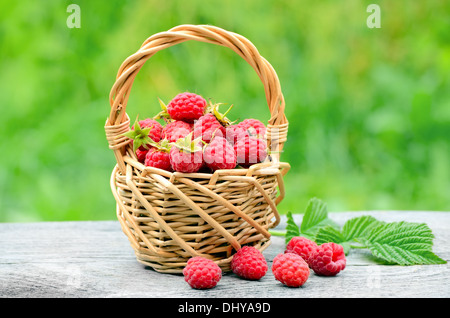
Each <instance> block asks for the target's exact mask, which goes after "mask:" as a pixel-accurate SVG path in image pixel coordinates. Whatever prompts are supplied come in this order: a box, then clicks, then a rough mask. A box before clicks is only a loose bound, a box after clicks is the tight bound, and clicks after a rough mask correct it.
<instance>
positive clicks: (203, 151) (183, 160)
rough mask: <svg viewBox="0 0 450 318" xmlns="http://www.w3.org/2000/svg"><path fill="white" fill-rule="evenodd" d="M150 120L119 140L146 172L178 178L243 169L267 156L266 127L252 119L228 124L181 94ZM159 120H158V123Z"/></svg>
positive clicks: (200, 101) (199, 100)
mask: <svg viewBox="0 0 450 318" xmlns="http://www.w3.org/2000/svg"><path fill="white" fill-rule="evenodd" d="M160 104H161V108H162V111H161V112H160V113H158V114H157V115H156V116H154V117H152V118H146V119H142V120H136V122H135V124H134V125H133V127H132V128H131V130H130V131H129V132H127V133H125V134H124V135H125V136H127V137H129V138H130V139H132V143H133V150H134V152H135V154H136V158H137V160H138V161H140V162H141V163H143V164H145V165H146V166H149V167H154V168H159V169H163V170H166V171H170V172H173V171H177V172H184V173H195V172H214V171H216V170H220V169H234V168H236V167H238V166H241V167H243V168H248V167H249V166H251V165H252V164H255V163H260V162H263V161H264V160H265V159H266V157H267V143H266V141H265V135H266V127H265V125H264V124H263V123H262V122H261V121H259V120H257V119H251V118H249V119H244V120H242V121H241V122H239V123H232V122H230V121H229V120H228V118H227V117H226V115H227V113H228V112H229V111H230V109H231V107H230V108H229V109H228V110H227V112H225V113H224V114H222V113H220V112H219V109H218V108H219V106H220V104H212V103H211V102H209V103H207V102H206V100H205V99H204V98H203V97H202V96H200V95H198V94H194V93H189V92H184V93H180V94H178V95H177V96H175V97H174V98H173V99H172V100H171V101H170V102H169V104H167V105H165V104H164V103H163V102H162V101H161V100H160ZM158 119H159V120H161V119H162V120H163V121H164V123H163V124H161V123H160V122H159V121H158Z"/></svg>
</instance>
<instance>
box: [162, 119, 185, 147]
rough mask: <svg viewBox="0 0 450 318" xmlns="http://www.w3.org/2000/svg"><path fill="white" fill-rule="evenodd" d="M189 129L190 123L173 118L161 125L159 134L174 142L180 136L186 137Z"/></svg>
mask: <svg viewBox="0 0 450 318" xmlns="http://www.w3.org/2000/svg"><path fill="white" fill-rule="evenodd" d="M191 131H192V125H191V124H189V123H187V122H184V121H181V120H175V121H172V122H170V123H168V124H167V125H166V126H164V127H163V129H162V132H161V136H162V138H165V139H167V140H169V141H170V142H175V141H177V140H178V139H180V138H184V137H186V136H187V135H188V134H189V133H190V132H191Z"/></svg>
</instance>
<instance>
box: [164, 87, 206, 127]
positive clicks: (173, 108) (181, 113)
mask: <svg viewBox="0 0 450 318" xmlns="http://www.w3.org/2000/svg"><path fill="white" fill-rule="evenodd" d="M205 110H206V100H205V99H204V98H203V97H202V96H200V95H197V94H194V93H189V92H184V93H181V94H178V95H177V96H175V97H174V98H173V99H172V100H171V101H170V103H169V104H168V105H167V113H168V114H169V116H170V117H171V118H172V119H175V120H182V121H185V122H188V123H193V122H194V121H195V120H197V119H199V118H200V117H201V116H202V115H203V114H204V113H205Z"/></svg>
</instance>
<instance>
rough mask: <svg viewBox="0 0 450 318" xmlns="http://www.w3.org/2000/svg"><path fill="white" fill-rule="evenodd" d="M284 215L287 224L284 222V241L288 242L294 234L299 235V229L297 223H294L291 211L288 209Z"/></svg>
mask: <svg viewBox="0 0 450 318" xmlns="http://www.w3.org/2000/svg"><path fill="white" fill-rule="evenodd" d="M286 217H287V224H286V234H285V243H286V244H288V243H289V241H290V240H291V239H292V238H293V237H294V236H299V235H300V229H299V227H298V226H297V224H295V221H294V216H293V215H292V212H291V211H289V212H288V213H287V214H286Z"/></svg>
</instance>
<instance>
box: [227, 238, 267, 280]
mask: <svg viewBox="0 0 450 318" xmlns="http://www.w3.org/2000/svg"><path fill="white" fill-rule="evenodd" d="M231 270H232V271H233V273H235V274H236V275H238V276H240V277H242V278H245V279H249V280H259V279H261V278H262V277H263V276H264V275H266V273H267V270H268V266H267V261H266V259H265V258H264V255H263V254H262V253H261V252H260V251H259V250H258V249H257V248H256V247H254V246H243V247H242V248H241V249H240V250H239V251H237V252H236V254H234V255H233V258H232V260H231Z"/></svg>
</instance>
